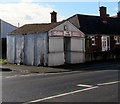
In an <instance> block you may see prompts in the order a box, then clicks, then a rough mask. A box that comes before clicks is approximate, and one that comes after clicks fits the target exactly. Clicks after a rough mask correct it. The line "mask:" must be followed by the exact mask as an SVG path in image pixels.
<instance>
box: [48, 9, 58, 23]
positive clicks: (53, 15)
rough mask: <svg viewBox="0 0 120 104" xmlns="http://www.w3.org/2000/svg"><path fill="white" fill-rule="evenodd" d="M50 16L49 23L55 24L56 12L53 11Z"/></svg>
mask: <svg viewBox="0 0 120 104" xmlns="http://www.w3.org/2000/svg"><path fill="white" fill-rule="evenodd" d="M50 14H51V23H53V22H57V12H55V11H53V12H52V13H50Z"/></svg>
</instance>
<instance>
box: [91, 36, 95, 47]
mask: <svg viewBox="0 0 120 104" xmlns="http://www.w3.org/2000/svg"><path fill="white" fill-rule="evenodd" d="M91 40H92V45H95V36H91Z"/></svg>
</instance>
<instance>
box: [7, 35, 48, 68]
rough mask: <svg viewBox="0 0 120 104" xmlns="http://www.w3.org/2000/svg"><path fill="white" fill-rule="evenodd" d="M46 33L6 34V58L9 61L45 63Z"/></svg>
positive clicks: (34, 63) (32, 63)
mask: <svg viewBox="0 0 120 104" xmlns="http://www.w3.org/2000/svg"><path fill="white" fill-rule="evenodd" d="M46 44H47V33H41V34H28V35H20V34H16V35H8V36H7V50H8V51H7V60H8V62H9V63H17V64H20V63H23V64H26V65H36V66H38V65H44V64H45V65H46V63H45V62H47V54H46V50H47V49H46V48H47V45H46Z"/></svg>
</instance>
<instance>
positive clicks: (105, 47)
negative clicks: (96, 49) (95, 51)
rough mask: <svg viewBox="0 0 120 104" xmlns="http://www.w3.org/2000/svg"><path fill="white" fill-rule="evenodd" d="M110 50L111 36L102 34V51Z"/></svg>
mask: <svg viewBox="0 0 120 104" xmlns="http://www.w3.org/2000/svg"><path fill="white" fill-rule="evenodd" d="M108 50H110V37H109V36H102V51H108Z"/></svg>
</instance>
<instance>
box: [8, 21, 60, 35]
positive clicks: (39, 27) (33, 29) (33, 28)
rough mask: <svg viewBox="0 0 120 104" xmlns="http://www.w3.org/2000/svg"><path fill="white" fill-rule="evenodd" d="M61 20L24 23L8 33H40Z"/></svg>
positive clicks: (58, 23)
mask: <svg viewBox="0 0 120 104" xmlns="http://www.w3.org/2000/svg"><path fill="white" fill-rule="evenodd" d="M61 23H62V22H57V23H46V24H26V25H24V26H22V27H20V28H17V29H16V30H14V31H12V32H11V33H10V34H27V33H31V34H33V33H40V32H47V31H49V30H51V29H53V28H54V27H56V26H58V25H60V24H61Z"/></svg>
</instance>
